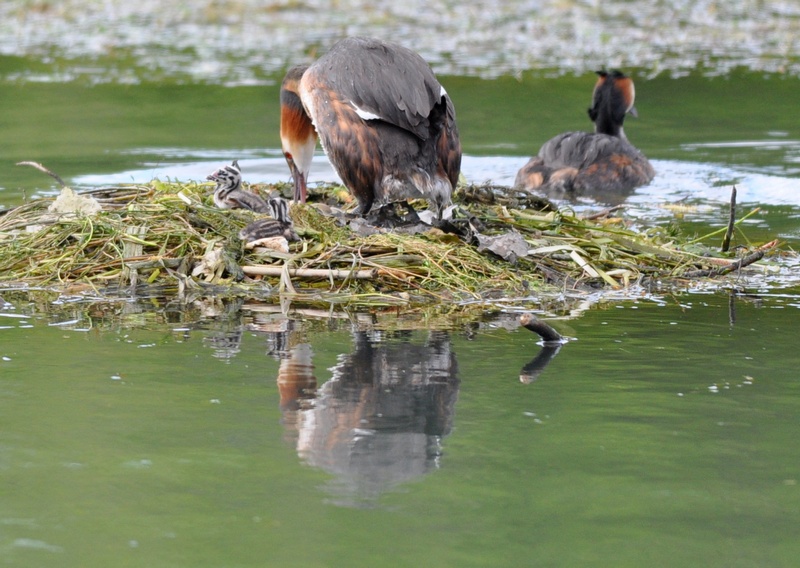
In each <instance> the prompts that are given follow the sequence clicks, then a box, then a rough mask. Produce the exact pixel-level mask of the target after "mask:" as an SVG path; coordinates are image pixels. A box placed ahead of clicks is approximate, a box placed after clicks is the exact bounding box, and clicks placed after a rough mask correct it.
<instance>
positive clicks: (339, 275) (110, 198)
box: [0, 181, 776, 305]
mask: <svg viewBox="0 0 800 568" xmlns="http://www.w3.org/2000/svg"><path fill="white" fill-rule="evenodd" d="M249 189H250V190H251V191H256V192H258V193H261V194H262V195H268V194H274V193H276V192H277V193H282V194H284V195H288V194H289V192H290V187H289V186H288V184H278V185H257V186H250V187H249ZM212 190H213V185H212V184H210V183H194V182H190V183H178V182H162V181H153V182H151V183H149V184H146V185H122V186H116V187H108V188H101V189H96V190H92V191H88V192H83V193H80V194H73V193H72V192H71V190H69V188H64V190H62V194H61V195H60V196H59V197H58V198H47V199H39V200H35V201H31V202H28V203H26V204H24V205H22V206H19V207H17V208H15V209H11V210H8V211H5V212H3V213H0V287H6V288H8V287H10V286H20V285H23V286H35V287H44V288H51V289H63V290H66V291H71V292H75V291H84V290H85V291H91V293H95V294H101V295H103V294H105V295H119V294H139V295H141V294H144V293H145V292H146V291H147V290H148V289H150V290H152V289H159V290H161V291H163V292H164V293H171V292H177V293H181V294H182V293H185V292H186V291H187V290H188V289H201V290H210V291H214V292H215V293H220V292H224V293H228V294H233V295H243V296H248V297H254V298H262V297H264V298H267V297H270V298H275V297H280V298H289V299H292V300H293V301H296V300H305V301H307V302H311V303H313V302H323V303H348V304H378V305H380V304H383V305H393V304H408V303H414V302H442V301H446V302H468V301H486V300H489V299H496V298H520V297H528V298H530V297H532V296H536V295H538V294H540V293H546V292H548V291H550V292H552V291H562V292H563V291H564V290H582V291H587V290H590V291H596V290H598V289H620V288H626V287H628V288H629V287H632V286H637V285H638V286H641V285H647V284H650V283H653V282H662V283H663V282H668V281H671V280H673V281H674V280H682V279H687V278H692V279H697V278H715V277H717V276H720V275H723V274H726V273H729V272H732V271H736V270H739V269H741V268H743V267H744V266H745V265H747V264H750V263H752V262H754V261H756V260H758V259H760V258H761V257H763V255H764V253H765V252H766V251H768V250H770V249H771V248H773V247H775V245H776V241H773V242H771V243H767V244H766V245H763V246H761V247H749V248H747V249H746V250H745V249H741V250H740V251H739V252H738V256H737V255H735V254H733V253H725V254H722V253H719V252H718V251H715V250H712V249H711V248H709V247H706V246H703V245H702V244H701V242H698V241H702V239H694V240H693V241H691V242H683V243H682V242H680V239H679V238H677V237H676V235H674V234H670V232H669V230H668V229H666V228H656V229H652V230H648V231H645V232H638V231H636V230H633V229H631V228H629V226H628V224H627V223H626V221H625V220H624V219H623V218H621V217H618V216H615V212H616V209H613V208H612V209H608V210H605V211H602V212H599V213H598V214H595V215H591V216H584V217H579V216H578V215H576V214H575V213H574V212H573V211H572V210H571V209H569V208H557V207H554V206H553V205H552V204H551V203H550V202H548V201H547V200H544V199H542V198H539V197H536V196H533V195H531V194H529V193H527V192H524V191H519V190H515V189H511V188H507V187H501V186H491V185H481V186H475V185H472V186H466V187H461V188H459V190H458V191H457V192H456V195H455V196H454V201H455V203H456V204H457V205H458V207H457V209H456V215H455V219H454V221H453V224H454V225H455V226H457V227H458V230H456V231H455V233H457V234H454V233H452V232H446V231H443V230H441V229H434V228H430V229H427V230H424V231H422V232H414V231H412V232H411V233H408V232H403V231H402V229H399V230H392V231H385V230H374V229H371V230H368V231H364V230H358V231H357V230H355V229H354V226H353V224H352V223H351V224H347V223H346V222H344V221H343V218H342V216H341V215H339V216H337V215H335V214H333V213H332V212H334V211H336V208H341V207H342V206H343V204H344V206H345V207H346V206H347V203H346V202H347V200H348V198H349V196H348V194H347V192H346V190H345V189H344V188H342V187H341V186H336V185H325V186H320V187H317V188H314V189H313V190H312V193H311V200H310V202H309V203H308V204H305V205H300V204H295V205H292V207H291V212H290V215H291V217H292V220H293V222H294V226H295V230H296V232H297V233H298V234H299V236H300V237H301V240H300V241H299V242H296V243H290V244H289V246H288V247H287V246H286V243H281V244H280V246H277V247H273V248H268V247H263V246H256V247H253V248H247V247H246V243H243V242H241V241H240V240H239V238H238V235H239V231H240V230H241V229H242V228H243V227H244V226H246V225H247V224H249V223H251V222H253V221H254V220H256V219H258V218H259V217H262V216H260V215H258V214H256V213H252V212H249V211H244V210H220V209H218V208H216V207H215V206H214V204H213V202H212V200H211V193H212ZM59 202H60V205H59ZM362 229H363V227H362ZM712 235H713V234H712ZM712 235H709V236H712ZM707 240H708V239H707Z"/></svg>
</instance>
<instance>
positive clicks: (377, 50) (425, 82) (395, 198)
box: [281, 37, 461, 215]
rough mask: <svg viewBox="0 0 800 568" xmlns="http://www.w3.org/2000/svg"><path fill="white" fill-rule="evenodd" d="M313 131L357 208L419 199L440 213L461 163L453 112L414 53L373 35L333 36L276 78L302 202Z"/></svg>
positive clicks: (285, 143) (287, 150)
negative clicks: (306, 62) (316, 54)
mask: <svg viewBox="0 0 800 568" xmlns="http://www.w3.org/2000/svg"><path fill="white" fill-rule="evenodd" d="M317 136H318V137H319V139H320V142H321V143H322V148H323V150H324V151H325V154H326V155H327V157H328V159H329V160H330V162H331V164H332V165H333V167H334V169H335V170H336V173H337V174H339V177H341V178H342V181H343V182H344V185H345V186H346V187H347V188H348V190H350V192H351V193H352V194H353V196H354V197H355V198H356V200H357V201H358V208H357V210H356V212H357V213H359V214H362V215H365V214H367V213H369V212H370V210H372V209H373V208H378V207H383V206H385V205H388V204H391V203H394V202H404V201H405V200H406V199H412V198H419V197H421V198H425V199H427V200H428V202H429V203H430V204H431V206H432V209H434V210H435V211H436V212H437V213H439V214H441V211H442V209H443V208H444V207H446V206H447V205H448V204H449V203H450V197H451V194H452V191H453V188H454V187H455V186H456V183H457V182H458V175H459V172H460V169H461V143H460V142H459V138H458V128H457V126H456V118H455V109H454V108H453V103H452V101H451V100H450V97H449V96H448V94H447V92H446V91H445V90H444V88H443V87H442V86H441V84H439V81H438V80H437V79H436V76H435V75H434V74H433V71H431V68H430V66H429V65H428V64H427V63H426V62H425V60H424V59H422V57H420V56H419V55H418V54H417V53H415V52H413V51H411V50H410V49H407V48H405V47H402V46H400V45H397V44H394V43H389V42H384V41H381V40H378V39H370V38H362V37H351V38H347V39H343V40H341V41H339V42H338V43H336V44H335V45H334V46H333V47H332V48H331V50H330V51H328V53H326V54H325V55H323V56H322V57H320V58H319V59H318V60H317V61H316V62H314V63H313V64H311V65H310V66H308V67H293V68H292V69H290V70H289V71H288V72H287V74H286V77H285V79H284V81H283V84H282V85H281V144H282V147H283V152H284V156H285V157H286V161H287V162H288V164H289V168H290V169H291V171H292V176H293V178H294V184H295V190H294V198H295V200H297V201H305V198H306V181H307V176H308V171H309V169H310V167H311V159H312V157H313V153H314V146H315V145H316V138H317Z"/></svg>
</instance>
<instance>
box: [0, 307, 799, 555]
mask: <svg viewBox="0 0 800 568" xmlns="http://www.w3.org/2000/svg"><path fill="white" fill-rule="evenodd" d="M798 309H800V294H784V295H781V296H780V297H771V296H765V297H761V298H755V297H746V296H741V297H739V296H729V295H726V294H686V295H681V296H676V297H673V298H670V299H669V300H664V301H654V300H645V299H643V300H639V301H627V302H622V303H615V304H608V305H601V306H600V307H599V308H595V309H592V310H590V311H588V312H585V313H583V314H582V315H581V316H580V317H579V318H575V319H561V320H559V319H556V320H551V323H553V324H554V325H555V326H556V327H557V328H559V329H560V331H561V332H562V333H563V334H564V335H566V336H569V337H571V338H572V341H570V342H568V343H567V344H566V345H564V346H562V348H561V349H560V351H559V352H558V353H557V355H556V356H555V357H553V358H552V360H551V361H550V363H549V365H546V366H545V367H544V368H541V369H540V370H539V373H538V375H537V376H536V377H535V380H533V381H531V380H530V377H527V378H526V380H525V381H521V380H520V374H521V370H522V369H523V368H524V367H525V366H526V365H527V364H528V363H529V362H530V361H531V360H532V359H534V358H535V357H536V356H537V354H538V353H539V351H540V350H541V347H540V346H538V345H537V337H535V336H534V335H533V334H531V333H530V332H528V331H527V330H524V329H521V328H516V327H515V326H513V325H510V321H511V320H510V319H509V318H508V317H503V316H500V315H496V316H493V317H490V318H487V319H486V320H482V321H475V322H464V323H461V324H458V325H455V326H453V327H452V328H450V329H438V330H436V331H426V330H406V331H401V330H395V331H390V330H384V331H378V330H376V329H374V328H373V326H372V325H371V324H370V323H369V322H370V318H363V317H362V318H355V319H353V318H351V319H342V318H337V319H328V318H324V317H323V318H310V319H309V318H306V319H304V320H302V321H299V320H291V319H288V320H287V319H286V318H284V317H282V316H279V315H277V316H276V315H273V316H271V317H270V318H264V316H263V314H260V312H258V311H254V310H253V309H251V308H248V307H246V306H245V308H244V309H243V310H242V311H241V312H240V314H242V315H240V316H232V315H224V316H223V315H219V314H216V315H207V316H203V315H201V314H200V313H199V312H195V315H194V317H192V318H189V317H184V318H183V319H180V318H171V317H169V316H168V315H167V312H166V311H165V310H163V309H160V310H156V311H149V310H145V311H140V312H139V313H137V314H131V315H121V316H118V317H110V315H106V316H104V317H99V316H98V315H97V314H96V313H95V314H93V313H92V310H93V309H92V308H89V309H82V308H80V306H78V305H75V306H72V307H71V308H70V309H69V310H68V312H67V313H64V312H63V311H59V312H58V313H55V314H51V315H43V314H41V312H39V313H38V315H37V313H36V312H33V313H32V310H31V306H30V305H27V304H25V303H24V302H22V303H16V298H15V302H14V303H13V305H12V304H10V303H9V304H7V305H6V307H5V309H4V310H3V311H2V312H0V314H2V317H0V323H2V324H3V325H2V329H0V338H2V342H1V343H0V357H2V361H0V416H2V421H3V428H2V433H0V481H1V483H0V487H2V489H1V490H0V492H2V499H0V526H2V549H0V559H2V562H3V564H4V565H8V566H60V567H63V566H108V565H125V566H189V565H192V566H219V565H228V566H264V565H274V566H340V565H350V566H363V565H392V566H419V565H437V566H509V565H528V566H554V565H555V566H569V565H586V566H608V565H615V566H642V565H648V566H701V565H702V566H720V567H722V566H725V567H729V566H764V565H768V566H792V565H793V564H794V562H795V560H796V558H797V555H798V553H800V550H798V546H800V545H798V541H797V539H796V538H795V536H796V528H795V527H796V526H797V523H798V522H800V493H799V492H798V491H800V490H799V489H798V473H799V472H800V453H798V450H797V447H796V444H795V440H796V439H797V436H798V434H800V432H798V424H797V421H796V420H795V417H796V416H797V415H798V413H800V396H798V394H799V393H800V390H799V389H800V383H798V380H797V373H796V369H797V367H798V365H800V360H799V359H798V355H797V350H796V348H795V347H794V337H793V333H792V330H793V329H794V327H795V322H796V320H797V315H798ZM19 316H22V317H19ZM170 320H172V321H170ZM399 535H402V537H401V536H399Z"/></svg>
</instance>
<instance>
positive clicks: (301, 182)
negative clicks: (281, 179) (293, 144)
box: [286, 155, 308, 203]
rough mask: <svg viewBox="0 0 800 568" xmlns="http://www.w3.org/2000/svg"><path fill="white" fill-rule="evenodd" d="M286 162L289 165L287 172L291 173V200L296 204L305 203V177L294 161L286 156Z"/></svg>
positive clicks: (306, 190) (306, 188)
mask: <svg viewBox="0 0 800 568" xmlns="http://www.w3.org/2000/svg"><path fill="white" fill-rule="evenodd" d="M286 162H287V163H288V164H289V170H290V171H291V172H292V180H293V182H294V194H293V199H294V201H295V202H296V203H305V202H306V197H307V194H308V186H307V185H306V176H305V175H303V172H301V171H300V170H299V169H298V168H297V164H295V163H294V159H292V158H291V157H290V156H288V155H287V156H286Z"/></svg>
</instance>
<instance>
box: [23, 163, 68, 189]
mask: <svg viewBox="0 0 800 568" xmlns="http://www.w3.org/2000/svg"><path fill="white" fill-rule="evenodd" d="M17 165H18V166H31V167H32V168H36V169H37V170H39V171H40V172H44V173H46V174H47V175H49V176H50V177H52V178H53V179H55V180H56V181H57V182H58V183H59V185H60V186H61V187H67V184H65V183H64V180H63V179H61V178H60V177H59V176H58V174H56V173H53V172H51V171H50V170H48V169H47V168H45V167H44V166H43V165H42V164H40V163H39V162H17Z"/></svg>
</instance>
